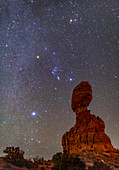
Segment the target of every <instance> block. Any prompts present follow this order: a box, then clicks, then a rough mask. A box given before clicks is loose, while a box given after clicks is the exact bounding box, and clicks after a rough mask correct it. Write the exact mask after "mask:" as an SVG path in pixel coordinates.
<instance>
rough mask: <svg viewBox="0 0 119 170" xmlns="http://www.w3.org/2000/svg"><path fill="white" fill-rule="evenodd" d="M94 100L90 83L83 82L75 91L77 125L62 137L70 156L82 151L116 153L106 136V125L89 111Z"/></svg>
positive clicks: (73, 105)
mask: <svg viewBox="0 0 119 170" xmlns="http://www.w3.org/2000/svg"><path fill="white" fill-rule="evenodd" d="M91 100H92V88H91V85H90V84H89V83H88V82H84V81H83V82H81V83H80V84H79V85H78V86H76V87H75V88H74V90H73V95H72V109H73V111H74V112H75V113H76V124H75V125H74V127H72V128H71V129H70V131H69V132H66V133H65V134H64V135H63V137H62V146H63V151H64V152H67V153H69V154H72V153H80V152H81V151H82V150H84V149H85V150H86V151H94V152H96V153H99V152H107V153H109V152H116V149H115V148H114V147H113V146H112V144H111V140H110V138H109V137H108V136H107V135H106V134H105V132H104V129H105V123H104V121H103V120H102V119H101V118H100V117H96V116H95V115H92V114H90V111H89V110H88V109H87V107H88V106H89V104H90V102H91Z"/></svg>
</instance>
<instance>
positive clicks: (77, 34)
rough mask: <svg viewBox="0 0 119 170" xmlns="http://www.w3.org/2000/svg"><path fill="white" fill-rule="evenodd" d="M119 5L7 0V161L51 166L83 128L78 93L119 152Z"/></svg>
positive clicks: (0, 115) (1, 0)
mask: <svg viewBox="0 0 119 170" xmlns="http://www.w3.org/2000/svg"><path fill="white" fill-rule="evenodd" d="M118 10H119V1H118V0H65V1H64V0H0V155H2V154H3V152H2V151H3V149H5V148H6V147H7V146H19V147H20V148H21V149H23V150H24V151H25V156H26V157H36V156H37V155H39V156H40V157H42V156H43V157H44V158H45V159H50V158H52V156H53V155H54V154H55V153H56V152H59V151H62V146H61V139H62V135H63V134H64V133H65V132H66V131H68V130H69V129H70V128H71V127H72V126H74V124H75V113H74V112H73V111H72V109H71V96H72V91H73V88H74V87H75V86H76V85H78V84H79V83H80V82H81V81H89V83H90V84H91V86H92V90H93V100H92V102H91V104H90V106H89V109H90V110H91V113H92V114H95V115H96V116H97V115H98V116H100V117H101V118H102V119H103V120H104V121H105V125H106V129H105V131H106V133H107V135H108V136H109V137H110V138H111V141H112V144H113V145H114V147H116V148H119V113H118V111H119V104H118V103H119V56H118V45H119V40H118V35H119V34H118V26H119V25H118V20H119V11H118Z"/></svg>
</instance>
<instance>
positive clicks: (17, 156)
mask: <svg viewBox="0 0 119 170" xmlns="http://www.w3.org/2000/svg"><path fill="white" fill-rule="evenodd" d="M3 152H4V153H7V155H6V158H7V159H8V160H9V161H10V162H12V163H13V164H15V165H17V166H20V167H22V166H25V159H24V151H22V150H20V149H19V147H16V148H15V147H6V149H5V150H4V151H3Z"/></svg>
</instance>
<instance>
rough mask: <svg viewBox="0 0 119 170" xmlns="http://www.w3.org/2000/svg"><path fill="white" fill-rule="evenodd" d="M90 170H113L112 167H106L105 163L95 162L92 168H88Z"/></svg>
mask: <svg viewBox="0 0 119 170" xmlns="http://www.w3.org/2000/svg"><path fill="white" fill-rule="evenodd" d="M88 169H89V170H112V169H111V168H110V166H108V165H106V164H105V163H103V162H97V161H96V162H94V165H93V166H92V167H88Z"/></svg>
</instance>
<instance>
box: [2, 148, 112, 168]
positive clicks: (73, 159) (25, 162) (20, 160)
mask: <svg viewBox="0 0 119 170" xmlns="http://www.w3.org/2000/svg"><path fill="white" fill-rule="evenodd" d="M3 152H4V153H5V154H6V155H5V157H4V159H5V160H6V161H7V162H10V163H12V164H14V165H16V166H17V167H26V168H28V169H31V170H38V169H44V170H45V169H52V170H85V169H86V164H85V162H84V161H82V160H81V159H80V158H79V156H78V155H77V154H71V155H69V154H67V153H62V152H58V153H56V154H55V155H54V156H53V157H52V160H48V161H46V160H44V158H43V157H41V158H40V157H39V156H37V157H35V158H33V159H32V160H31V159H25V158H24V153H25V152H24V151H23V150H20V148H19V147H6V149H5V150H4V151H3ZM51 164H52V165H53V166H50V165H51ZM49 166H50V168H49ZM88 169H89V170H99V169H100V170H111V168H110V167H109V166H108V165H106V164H105V163H103V162H100V161H95V162H94V165H93V166H89V167H88Z"/></svg>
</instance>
